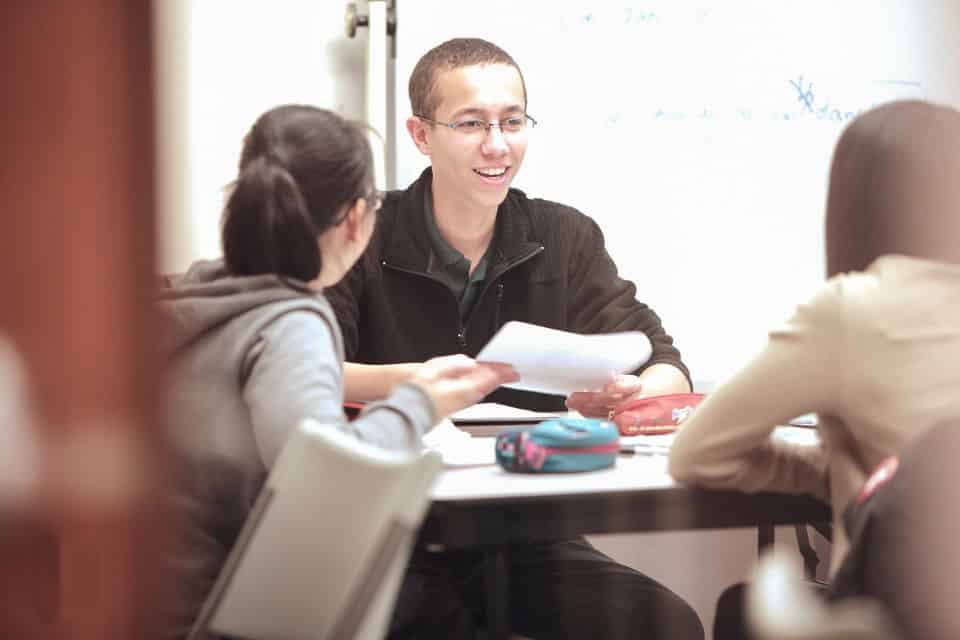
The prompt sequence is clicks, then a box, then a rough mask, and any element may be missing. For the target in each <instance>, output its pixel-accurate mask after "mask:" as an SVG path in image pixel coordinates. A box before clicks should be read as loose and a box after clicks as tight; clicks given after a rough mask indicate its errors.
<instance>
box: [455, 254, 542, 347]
mask: <svg viewBox="0 0 960 640" xmlns="http://www.w3.org/2000/svg"><path fill="white" fill-rule="evenodd" d="M544 248H545V247H544V246H543V245H542V244H541V245H540V246H539V247H537V248H536V249H535V250H533V251H531V252H530V253H528V254H527V255H525V256H521V257H519V258H517V259H516V260H514V261H513V262H511V263H510V264H508V265H507V266H505V267H504V268H503V270H502V271H500V273H498V274H497V277H496V280H497V301H496V303H495V304H494V306H493V330H494V332H496V331H497V329H499V328H500V304H501V303H502V302H503V282H502V281H501V280H500V278H502V277H503V275H504V274H505V273H507V272H508V271H510V270H511V269H513V268H514V267H519V266H520V265H521V264H523V263H524V262H526V261H527V260H530V259H532V258H534V257H535V256H538V255H540V254H541V253H543V251H544ZM490 286H491V285H490V283H489V282H488V283H487V285H486V286H485V287H484V288H483V291H481V292H480V297H479V298H477V302H479V301H480V300H482V299H483V296H484V295H486V293H487V290H488V289H489V288H490ZM466 334H467V330H466V327H463V326H462V325H461V330H460V335H461V336H462V342H461V345H462V346H464V347H465V346H467V337H466Z"/></svg>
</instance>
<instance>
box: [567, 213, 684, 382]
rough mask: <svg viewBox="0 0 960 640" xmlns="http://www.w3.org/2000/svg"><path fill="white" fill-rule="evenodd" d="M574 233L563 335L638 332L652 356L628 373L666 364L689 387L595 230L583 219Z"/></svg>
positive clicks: (652, 316) (672, 350)
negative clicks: (647, 340) (647, 342)
mask: <svg viewBox="0 0 960 640" xmlns="http://www.w3.org/2000/svg"><path fill="white" fill-rule="evenodd" d="M577 227H578V229H579V231H578V232H577V234H576V236H575V237H574V238H572V239H571V242H573V243H574V246H573V248H572V255H571V263H572V267H571V271H570V276H569V277H570V280H569V282H568V290H569V292H570V300H568V301H567V309H568V315H569V322H568V330H569V331H573V332H575V333H610V332H613V331H642V332H643V333H644V334H646V336H647V338H649V339H650V346H651V347H652V353H651V354H650V358H649V360H647V362H646V363H645V364H643V365H642V366H641V367H640V369H638V370H637V371H634V372H633V373H634V374H635V375H641V374H642V373H643V371H644V370H646V369H647V368H649V367H651V366H653V365H655V364H658V363H664V364H669V365H671V366H673V367H675V368H676V369H678V370H680V371H681V372H683V374H684V377H686V378H687V382H688V384H690V385H692V381H691V380H690V377H689V372H688V371H687V367H686V365H685V364H684V363H683V361H682V360H681V358H680V351H679V350H678V349H677V348H676V347H675V346H674V344H673V338H672V337H671V336H670V335H669V334H668V333H667V332H666V330H664V328H663V324H662V323H661V321H660V317H659V316H658V315H657V314H656V312H654V310H653V309H651V308H650V307H649V306H647V305H646V304H644V303H642V302H640V301H639V300H637V287H636V285H635V284H634V283H633V282H630V281H629V280H624V279H623V278H621V277H620V275H619V274H618V272H617V266H616V264H615V263H614V262H613V258H611V257H610V254H609V253H607V250H606V246H605V243H604V239H603V232H602V231H601V230H600V227H599V226H598V225H597V223H596V222H594V221H593V220H591V219H590V218H587V217H586V216H583V218H582V220H581V221H580V222H579V224H578V225H577Z"/></svg>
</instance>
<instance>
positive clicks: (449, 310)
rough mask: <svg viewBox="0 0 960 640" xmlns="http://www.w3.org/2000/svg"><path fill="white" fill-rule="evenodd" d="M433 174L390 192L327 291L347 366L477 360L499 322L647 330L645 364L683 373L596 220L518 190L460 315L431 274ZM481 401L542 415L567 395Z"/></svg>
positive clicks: (508, 392)
mask: <svg viewBox="0 0 960 640" xmlns="http://www.w3.org/2000/svg"><path fill="white" fill-rule="evenodd" d="M432 179H433V174H432V171H431V170H430V169H429V168H428V169H426V170H425V171H424V172H423V174H422V175H421V176H420V178H419V179H418V180H417V181H416V182H414V183H413V184H412V185H411V186H410V187H409V188H408V189H406V190H403V191H393V192H390V193H388V194H387V198H386V200H385V201H384V204H383V207H382V208H381V209H380V211H379V212H378V216H379V219H378V221H377V228H376V231H374V234H373V237H372V238H371V240H370V246H369V247H368V248H367V250H366V252H365V253H364V255H363V256H362V257H361V258H360V260H358V261H357V264H356V265H355V266H354V267H353V269H352V270H351V271H350V272H349V273H348V274H347V276H346V277H344V279H343V280H342V281H341V282H340V283H339V284H338V285H337V286H336V287H333V288H330V289H327V290H326V291H325V292H324V293H325V295H326V296H327V298H328V299H329V301H330V303H331V304H332V305H333V308H334V310H335V311H336V314H337V318H338V320H339V321H340V326H341V328H342V330H343V337H344V344H345V348H346V357H347V361H349V362H362V363H367V364H391V363H398V362H422V361H424V360H427V359H428V358H432V357H434V356H439V355H448V354H452V353H465V354H467V355H469V356H475V355H476V354H477V353H478V352H479V351H480V349H481V348H483V346H484V345H485V344H486V343H487V342H488V341H489V340H490V338H491V337H492V336H493V334H494V333H496V331H497V329H499V328H500V326H502V325H503V324H504V323H505V322H507V321H508V320H522V321H524V322H530V323H533V324H538V325H542V326H545V327H552V328H554V329H563V330H565V331H572V332H575V333H608V332H611V331H628V330H639V331H643V332H644V333H645V334H647V336H648V337H649V338H650V342H651V343H652V345H653V355H652V356H651V357H650V360H649V361H648V362H647V363H646V364H645V365H644V367H647V366H650V365H651V364H654V363H657V362H666V363H669V364H672V365H673V366H675V367H677V368H679V369H680V370H681V371H683V372H684V373H687V369H686V367H685V366H684V365H683V363H682V362H681V360H680V352H679V351H678V350H677V349H676V348H675V347H674V346H673V339H672V338H671V337H670V336H669V335H667V333H666V332H665V331H664V330H663V326H662V325H661V324H660V318H659V317H658V316H657V314H656V313H654V312H653V310H652V309H650V308H649V307H647V306H646V305H645V304H643V303H641V302H638V301H637V299H636V297H635V295H636V287H635V286H634V285H633V284H632V283H630V282H627V281H626V280H623V279H622V278H620V277H618V276H617V268H616V266H615V265H614V263H613V260H612V259H611V258H610V256H609V255H608V254H607V251H606V249H605V248H604V243H603V234H602V233H601V232H600V228H599V227H598V226H597V224H596V223H595V222H594V221H593V220H591V219H590V218H588V217H587V216H585V215H583V214H582V213H580V212H579V211H577V210H576V209H573V208H571V207H567V206H564V205H561V204H557V203H555V202H549V201H547V200H540V199H530V198H527V196H526V195H525V194H524V193H523V192H522V191H519V190H518V189H510V190H509V192H508V193H507V197H506V199H504V201H503V203H502V204H501V205H500V208H499V210H498V212H497V223H496V230H495V232H494V238H493V244H492V253H490V254H489V255H490V263H489V265H488V268H487V278H486V282H485V284H484V286H483V290H482V292H481V293H480V296H479V297H478V298H477V300H476V302H475V304H474V306H473V309H472V311H471V313H470V315H469V317H468V319H467V321H466V322H465V323H463V322H461V320H460V314H459V311H458V307H457V300H456V298H455V297H454V295H453V293H452V292H451V291H450V289H449V288H447V286H446V285H445V284H444V283H443V282H442V281H441V280H440V279H439V278H438V277H437V276H436V274H435V273H431V269H430V267H431V266H432V265H433V263H434V262H435V261H431V259H430V258H431V244H430V238H429V236H428V235H427V229H426V224H425V222H424V210H423V207H424V191H425V189H426V186H427V185H428V184H430V181H431V180H432ZM437 268H439V266H435V267H434V269H437ZM641 371H642V369H641ZM688 378H689V375H688ZM486 400H487V401H489V402H501V403H503V404H509V405H512V406H516V407H522V408H526V409H532V410H537V411H556V410H562V409H563V407H564V405H563V402H564V398H562V397H559V396H549V395H543V394H538V393H531V392H526V391H516V390H512V389H499V390H497V391H495V392H494V393H493V394H491V395H490V396H489V397H488V398H487V399H486Z"/></svg>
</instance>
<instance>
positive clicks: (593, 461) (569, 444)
mask: <svg viewBox="0 0 960 640" xmlns="http://www.w3.org/2000/svg"><path fill="white" fill-rule="evenodd" d="M496 449H497V463H498V464H499V465H500V466H501V467H503V468H504V469H506V470H507V471H512V472H515V473H569V472H576V471H592V470H594V469H603V468H605V467H612V466H613V465H614V463H615V462H616V461H617V454H618V453H619V451H620V434H619V432H618V431H617V426H616V425H615V424H613V423H612V422H607V421H605V420H594V419H592V418H557V419H555V420H547V421H545V422H541V423H540V424H538V425H537V426H535V427H532V428H529V429H510V430H509V431H504V432H502V433H500V434H499V435H498V436H497V442H496Z"/></svg>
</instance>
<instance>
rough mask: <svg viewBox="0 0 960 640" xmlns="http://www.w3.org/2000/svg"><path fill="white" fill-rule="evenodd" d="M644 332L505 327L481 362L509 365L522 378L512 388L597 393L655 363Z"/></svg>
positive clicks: (515, 324) (525, 325)
mask: <svg viewBox="0 0 960 640" xmlns="http://www.w3.org/2000/svg"><path fill="white" fill-rule="evenodd" d="M651 351H652V349H651V346H650V340H649V339H648V338H647V336H646V335H645V334H644V333H643V332H641V331H624V332H621V333H602V334H591V335H580V334H577V333H569V332H567V331H559V330H557V329H548V328H546V327H540V326H537V325H535V324H528V323H526V322H516V321H511V322H508V323H506V324H505V325H503V326H502V327H501V328H500V330H499V331H497V333H496V335H494V336H493V338H491V339H490V342H488V343H487V345H486V346H485V347H484V348H483V349H482V350H481V351H480V353H478V354H477V361H478V362H506V363H507V364H511V365H513V368H514V369H516V371H517V373H518V374H520V379H519V380H517V381H516V382H512V383H510V384H508V385H505V386H508V387H512V388H514V389H523V390H525V391H537V392H540V393H550V394H554V395H561V396H567V395H570V394H571V393H573V392H574V391H596V390H599V389H600V388H601V387H603V385H605V384H607V383H608V382H610V381H611V380H612V379H613V377H614V376H615V375H617V374H619V373H628V372H630V371H633V370H635V369H637V368H639V367H640V366H641V365H642V364H643V363H644V362H646V361H647V360H648V359H649V358H650V354H651Z"/></svg>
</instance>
